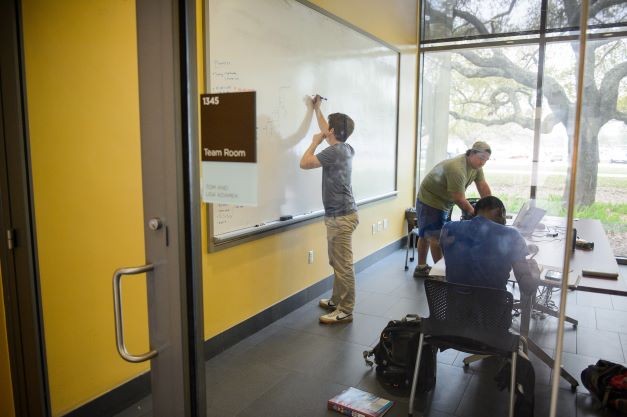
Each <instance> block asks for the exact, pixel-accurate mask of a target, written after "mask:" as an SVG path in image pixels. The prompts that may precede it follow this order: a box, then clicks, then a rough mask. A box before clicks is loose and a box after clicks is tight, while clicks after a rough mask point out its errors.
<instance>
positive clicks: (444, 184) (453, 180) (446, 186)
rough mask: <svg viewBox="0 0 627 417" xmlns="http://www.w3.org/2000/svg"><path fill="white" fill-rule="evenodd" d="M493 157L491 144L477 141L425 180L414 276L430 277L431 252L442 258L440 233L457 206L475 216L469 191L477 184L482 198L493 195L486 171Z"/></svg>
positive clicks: (418, 201) (419, 204)
mask: <svg viewBox="0 0 627 417" xmlns="http://www.w3.org/2000/svg"><path fill="white" fill-rule="evenodd" d="M491 154H492V150H491V149H490V145H488V144H487V143H485V142H482V141H477V142H475V143H474V144H473V145H472V148H470V149H468V150H467V151H466V153H465V154H463V155H459V156H456V157H454V158H451V159H447V160H445V161H442V162H440V163H439V164H437V165H436V166H435V167H433V169H432V170H431V171H430V172H429V173H428V174H427V176H426V177H425V178H424V179H423V180H422V183H421V184H420V189H419V191H418V197H417V198H416V215H417V217H418V227H419V231H418V248H417V249H418V266H416V269H415V270H414V277H426V276H429V271H430V270H431V267H430V266H429V265H427V253H428V252H429V249H431V257H432V258H433V262H437V261H439V260H440V259H441V258H442V249H441V248H440V231H441V230H442V226H444V223H446V219H447V217H448V213H449V211H450V209H451V208H452V207H453V204H456V205H457V206H458V207H459V208H460V209H461V210H462V211H463V212H466V213H469V214H471V215H474V212H475V209H474V208H473V206H472V205H471V204H470V203H469V202H468V200H467V199H466V188H468V186H469V185H470V184H471V183H472V182H474V183H475V185H476V186H477V190H478V191H479V195H480V196H481V197H486V196H489V195H491V194H492V192H491V191H490V186H489V185H488V183H487V182H486V180H485V177H484V176H483V169H482V168H483V166H484V165H485V163H486V162H487V161H488V160H489V159H490V155H491Z"/></svg>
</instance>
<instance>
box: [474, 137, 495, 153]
mask: <svg viewBox="0 0 627 417" xmlns="http://www.w3.org/2000/svg"><path fill="white" fill-rule="evenodd" d="M471 150H473V151H477V152H487V153H490V154H491V153H492V149H490V145H488V144H487V143H485V142H483V141H480V140H478V141H476V142H475V143H473V144H472V148H471Z"/></svg>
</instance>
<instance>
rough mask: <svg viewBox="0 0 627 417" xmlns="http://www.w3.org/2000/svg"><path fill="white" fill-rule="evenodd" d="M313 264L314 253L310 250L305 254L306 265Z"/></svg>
mask: <svg viewBox="0 0 627 417" xmlns="http://www.w3.org/2000/svg"><path fill="white" fill-rule="evenodd" d="M313 262H314V251H313V250H310V251H309V252H307V263H308V264H312V263H313Z"/></svg>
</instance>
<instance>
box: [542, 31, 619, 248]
mask: <svg viewBox="0 0 627 417" xmlns="http://www.w3.org/2000/svg"><path fill="white" fill-rule="evenodd" d="M578 47H579V45H578V42H574V43H567V42H564V43H554V44H550V45H549V46H548V47H547V60H546V65H545V71H544V85H545V91H544V97H545V100H544V103H545V104H543V121H544V123H543V132H542V133H543V135H542V142H541V164H542V172H543V173H545V175H544V187H543V189H542V192H543V198H545V199H547V200H548V201H550V202H551V205H552V210H551V212H552V213H554V214H563V213H565V206H563V205H562V204H561V202H562V199H563V198H564V199H565V197H566V196H565V191H564V185H565V175H566V167H567V162H568V161H570V153H569V149H568V144H569V143H572V141H573V138H572V134H573V123H574V110H573V109H574V105H575V88H576V75H577V74H576V65H577V59H576V53H577V51H578ZM626 57H627V39H618V40H603V41H589V42H588V48H587V61H586V73H585V81H584V101H583V110H582V117H581V139H580V149H579V159H578V161H577V170H578V172H577V193H576V196H575V204H576V207H575V216H576V217H579V218H594V219H599V220H601V222H602V223H603V227H604V228H605V231H606V232H607V235H608V237H609V239H610V243H611V245H612V248H613V250H614V253H615V254H616V255H623V256H624V255H627V221H626V220H627V218H626V217H625V216H626V214H625V213H627V193H626V191H627V125H626V124H625V122H626V121H627V80H625V79H624V77H625V76H626V75H627V67H626V65H627V58H626ZM564 201H565V200H564Z"/></svg>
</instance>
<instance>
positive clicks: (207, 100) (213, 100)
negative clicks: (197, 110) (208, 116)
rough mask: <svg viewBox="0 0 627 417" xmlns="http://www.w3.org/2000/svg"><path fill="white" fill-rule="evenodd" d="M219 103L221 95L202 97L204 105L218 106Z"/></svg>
mask: <svg viewBox="0 0 627 417" xmlns="http://www.w3.org/2000/svg"><path fill="white" fill-rule="evenodd" d="M218 104H220V97H218V96H213V97H203V98H202V105H203V106H217V105H218Z"/></svg>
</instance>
